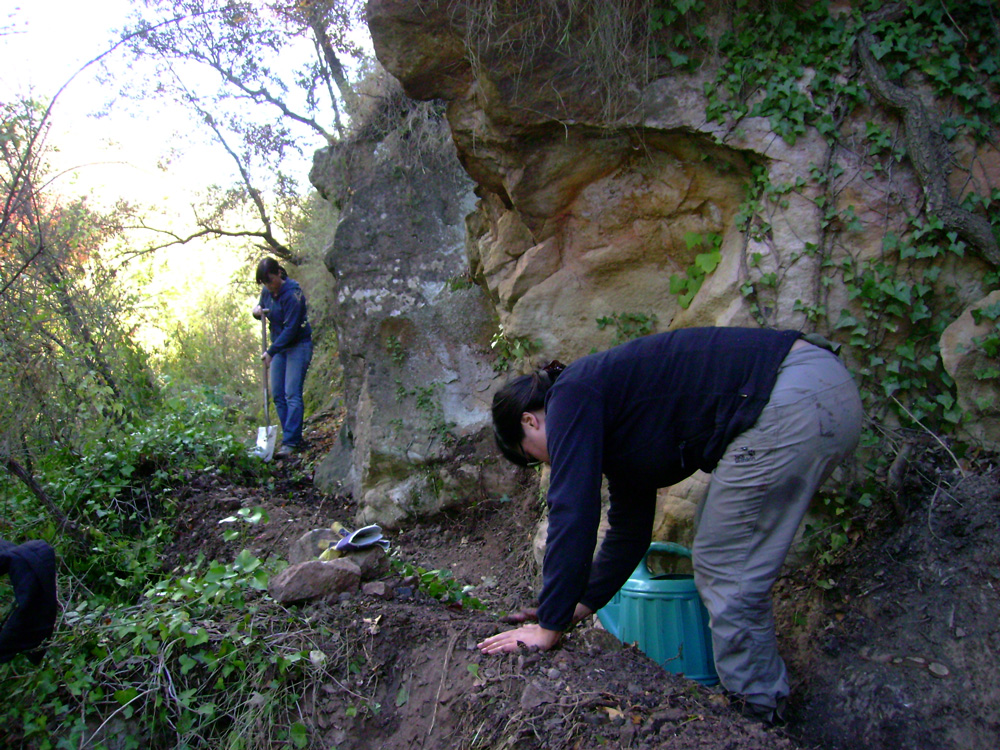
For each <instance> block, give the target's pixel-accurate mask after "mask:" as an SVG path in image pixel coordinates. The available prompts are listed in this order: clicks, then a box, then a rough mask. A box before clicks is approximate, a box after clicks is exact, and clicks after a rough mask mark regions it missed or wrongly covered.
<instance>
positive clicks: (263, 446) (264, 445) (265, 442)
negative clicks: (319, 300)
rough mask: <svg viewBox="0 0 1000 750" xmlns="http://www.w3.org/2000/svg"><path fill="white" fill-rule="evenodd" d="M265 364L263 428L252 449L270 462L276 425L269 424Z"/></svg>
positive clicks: (263, 334) (263, 324)
mask: <svg viewBox="0 0 1000 750" xmlns="http://www.w3.org/2000/svg"><path fill="white" fill-rule="evenodd" d="M267 313H268V311H267V310H261V313H260V345H261V352H262V353H263V352H265V351H267ZM267 375H268V373H267V364H266V363H265V364H264V426H263V427H258V428H257V445H256V446H255V447H254V450H253V452H254V455H255V456H257V457H258V458H262V459H264V461H270V460H271V458H273V457H274V443H275V440H277V437H278V425H272V424H271V399H270V395H271V394H270V390H271V389H270V388H269V387H268V378H267Z"/></svg>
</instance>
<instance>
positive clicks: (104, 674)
mask: <svg viewBox="0 0 1000 750" xmlns="http://www.w3.org/2000/svg"><path fill="white" fill-rule="evenodd" d="M267 580H268V572H267V571H266V570H265V566H264V565H263V564H262V563H261V561H260V560H258V559H257V558H255V557H254V556H253V555H251V554H250V553H248V552H246V551H244V552H242V553H241V554H240V555H239V556H238V557H237V558H236V560H235V561H234V562H233V563H231V564H220V563H212V564H211V565H208V566H207V568H205V567H203V565H202V564H201V563H200V562H199V563H197V564H196V565H193V566H191V567H189V568H188V569H186V570H185V571H183V572H182V573H181V575H179V576H178V577H176V578H171V579H164V580H161V581H159V582H157V583H156V584H154V585H153V586H152V587H150V588H149V589H148V590H147V591H146V592H145V596H144V598H143V599H142V600H141V601H140V602H139V603H138V604H133V605H124V604H122V603H120V602H117V601H115V600H113V599H106V598H101V597H93V596H91V597H89V598H83V599H79V600H76V601H74V602H72V603H70V604H69V605H68V606H67V609H66V612H65V614H64V617H63V620H62V622H61V625H60V627H59V629H58V630H57V632H56V634H55V637H54V642H53V644H52V646H51V647H50V648H49V649H48V651H47V656H46V661H45V662H44V663H43V665H42V666H41V667H37V668H36V667H33V666H30V665H28V664H27V662H26V661H22V660H20V659H19V660H15V661H14V662H12V663H11V664H10V665H8V666H5V667H0V689H2V690H3V691H4V694H5V695H7V696H10V697H14V696H17V698H16V699H15V700H8V701H6V702H5V703H4V705H3V707H0V715H2V716H3V725H4V727H5V729H4V730H2V731H0V736H3V735H4V734H6V736H7V738H8V744H9V745H10V746H14V745H15V744H19V746H22V747H32V748H38V749H39V750H45V749H46V748H57V747H80V746H85V745H86V746H92V747H110V746H114V747H125V748H128V747H131V748H147V747H149V748H168V747H174V748H182V747H194V746H199V747H241V748H267V747H273V746H275V743H283V742H287V741H288V740H289V739H291V740H292V742H294V743H295V744H296V746H299V747H304V746H305V745H306V744H308V733H307V732H305V727H304V726H303V725H302V724H301V723H300V722H299V721H298V716H299V714H298V711H297V708H296V703H297V701H298V699H299V697H300V696H301V695H302V692H303V691H304V690H305V688H306V686H308V685H311V684H313V683H315V682H316V681H317V680H320V679H323V677H324V676H325V673H326V669H327V659H326V656H325V655H324V654H323V652H322V651H318V650H317V649H316V648H315V647H314V646H312V644H311V643H310V642H309V641H308V635H307V634H308V633H309V632H310V629H309V628H308V627H307V626H306V623H305V622H304V621H303V620H302V619H301V618H300V617H299V616H298V615H295V614H293V613H290V612H287V611H285V610H283V609H282V608H279V607H277V606H276V605H275V604H274V603H273V602H271V601H269V600H268V599H266V598H264V597H263V596H262V594H261V592H262V591H263V590H264V589H265V588H266V586H267ZM99 727H104V728H105V730H106V731H104V732H97V731H96V730H97V729H98V728H99ZM126 728H127V729H126ZM123 730H125V731H123Z"/></svg>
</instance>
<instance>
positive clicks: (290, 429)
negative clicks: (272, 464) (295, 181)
mask: <svg viewBox="0 0 1000 750" xmlns="http://www.w3.org/2000/svg"><path fill="white" fill-rule="evenodd" d="M257 283H258V284H260V285H261V287H262V289H261V292H260V301H259V302H258V303H257V306H256V307H254V309H253V316H254V317H255V318H257V319H258V320H259V319H260V317H261V315H264V314H266V315H267V323H268V328H269V329H270V332H271V345H270V346H269V347H268V348H267V350H266V351H265V352H263V353H262V354H261V359H262V360H263V361H264V364H265V365H267V366H269V370H270V381H271V396H272V398H273V399H274V409H275V411H276V412H278V421H279V422H281V447H280V448H278V450H277V451H276V452H275V454H274V455H275V456H277V457H278V458H284V457H287V456H290V455H291V454H292V453H293V452H295V451H296V450H298V449H299V447H300V446H301V444H302V417H303V411H304V406H303V402H302V385H303V383H304V382H305V379H306V371H307V370H308V369H309V363H310V361H312V351H313V345H312V328H310V327H309V319H308V316H307V314H306V296H305V294H304V293H303V292H302V288H301V287H300V286H299V285H298V283H297V282H296V281H295V280H294V279H290V278H288V274H287V273H285V269H284V268H282V267H281V266H280V265H278V261H276V260H275V259H274V258H264V260H262V261H261V262H260V263H259V264H258V265H257Z"/></svg>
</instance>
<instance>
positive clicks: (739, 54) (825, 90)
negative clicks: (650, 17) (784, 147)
mask: <svg viewBox="0 0 1000 750" xmlns="http://www.w3.org/2000/svg"><path fill="white" fill-rule="evenodd" d="M902 10H903V11H904V12H903V17H902V18H900V19H896V18H891V19H887V20H882V21H877V22H874V23H871V24H869V25H868V27H867V28H868V29H869V30H870V31H871V32H872V33H873V35H874V36H875V38H876V40H877V42H876V46H875V48H874V49H873V55H874V57H875V58H876V60H878V61H879V63H880V64H881V65H882V66H883V67H884V68H885V70H886V73H887V75H888V77H889V79H890V80H891V81H894V82H896V83H900V84H902V83H904V82H907V81H909V80H911V79H912V77H913V76H914V75H915V74H916V75H920V77H921V80H922V81H923V82H925V83H927V84H928V85H929V86H930V87H931V88H932V90H933V92H934V94H935V95H936V96H938V97H939V98H941V99H947V100H952V101H954V102H955V103H956V104H957V106H958V107H959V108H960V110H961V112H960V114H958V115H956V116H953V117H951V118H949V119H948V120H947V121H946V122H945V135H946V136H947V137H949V138H953V137H955V136H956V135H957V134H958V133H960V132H967V133H971V134H973V135H974V136H975V137H977V138H979V139H981V140H987V141H988V140H990V139H991V138H992V139H994V140H995V127H996V123H997V122H1000V101H998V99H997V86H998V84H1000V75H998V71H1000V48H998V46H997V44H996V32H995V28H994V26H993V23H994V22H993V20H992V19H993V16H992V11H994V10H995V9H994V8H993V6H992V3H990V2H989V0H973V2H955V1H954V0H952V1H951V2H945V3H942V2H936V1H930V0H928V1H927V2H912V3H906V4H904V5H903V6H902ZM861 25H862V21H861V20H860V16H859V14H857V13H853V14H852V13H838V14H831V13H830V10H829V5H828V3H826V2H819V3H814V4H811V5H809V6H808V7H806V8H802V7H801V6H800V5H797V4H795V3H792V2H776V3H771V2H768V3H757V2H748V1H747V0H742V1H741V2H738V3H737V4H736V6H735V8H734V9H733V17H732V26H731V28H732V30H731V31H729V32H726V33H725V34H723V35H722V36H721V38H720V39H719V42H718V49H719V53H720V55H721V56H722V57H723V65H722V66H721V68H720V70H719V73H718V75H717V77H716V79H715V80H714V81H712V82H709V83H706V84H705V93H706V95H707V96H708V97H709V106H708V111H707V115H708V117H709V119H712V120H716V121H718V122H724V121H725V119H726V118H727V117H736V118H740V117H744V116H752V117H767V118H768V119H769V121H770V123H771V127H772V128H773V129H774V131H775V132H776V133H777V134H779V135H780V136H781V137H782V138H784V139H785V141H786V142H788V143H789V144H794V143H795V141H796V140H797V139H798V138H799V137H801V136H802V135H803V134H804V133H805V132H806V129H807V128H809V127H814V128H816V129H817V130H818V131H819V132H820V133H822V134H824V135H827V136H828V137H831V138H835V137H836V135H837V122H838V120H839V119H840V118H841V117H842V115H843V113H844V112H845V111H847V110H850V109H852V108H853V107H855V106H857V105H860V104H863V89H862V87H861V85H860V84H859V83H858V82H857V81H856V80H854V79H852V78H850V77H848V76H845V75H844V72H845V71H847V70H849V69H850V67H851V65H850V59H851V55H852V52H853V47H854V44H855V42H856V40H857V34H858V32H859V29H860V28H861ZM868 137H869V141H870V148H871V149H872V153H879V152H882V151H891V152H892V155H893V158H895V159H897V160H898V159H899V158H900V156H901V154H902V151H901V150H900V149H901V146H900V145H899V144H898V143H894V142H893V140H892V138H891V136H890V135H889V133H888V132H887V131H885V130H884V129H883V128H882V127H881V126H879V125H878V124H876V123H869V133H868Z"/></svg>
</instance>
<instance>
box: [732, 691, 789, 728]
mask: <svg viewBox="0 0 1000 750" xmlns="http://www.w3.org/2000/svg"><path fill="white" fill-rule="evenodd" d="M727 696H728V698H729V704H730V705H731V706H732V707H733V708H734V709H736V710H737V711H738V712H739V713H740V714H742V715H743V716H745V717H746V718H748V719H751V720H753V721H759V722H760V723H761V724H763V725H764V726H767V727H782V726H784V725H785V699H784V698H779V699H778V705H777V706H774V707H771V706H765V705H764V704H763V703H754V702H752V701H748V700H747V699H746V698H744V697H743V696H742V695H736V694H735V693H728V694H727Z"/></svg>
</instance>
